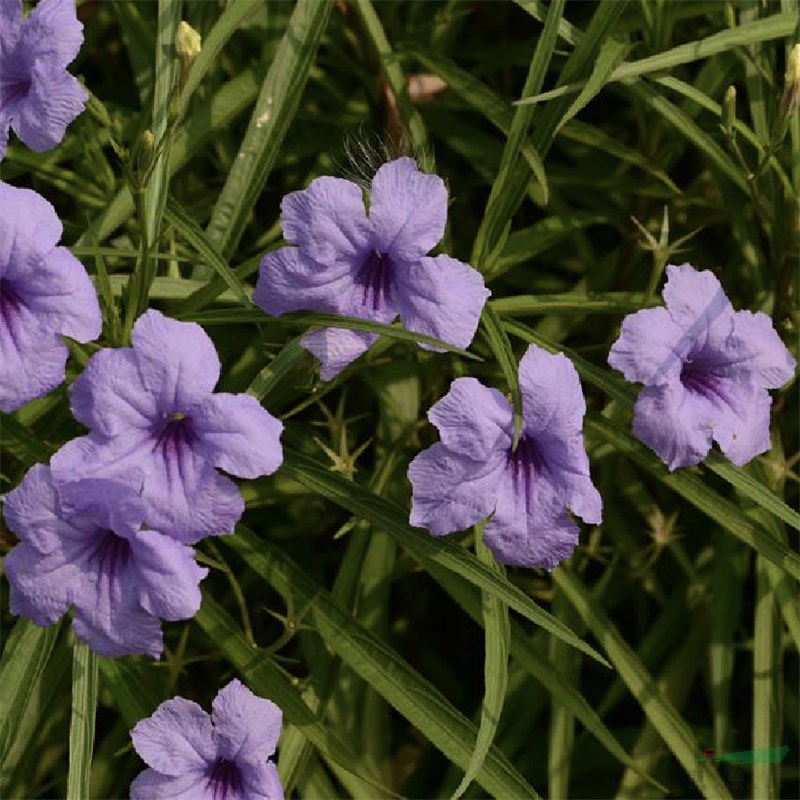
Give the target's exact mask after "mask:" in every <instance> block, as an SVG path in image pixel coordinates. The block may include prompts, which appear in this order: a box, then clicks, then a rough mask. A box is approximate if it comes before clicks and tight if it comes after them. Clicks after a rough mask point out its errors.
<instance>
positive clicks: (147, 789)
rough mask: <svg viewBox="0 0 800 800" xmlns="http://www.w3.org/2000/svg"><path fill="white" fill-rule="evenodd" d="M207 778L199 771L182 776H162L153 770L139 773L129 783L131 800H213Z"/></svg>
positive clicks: (191, 771)
mask: <svg viewBox="0 0 800 800" xmlns="http://www.w3.org/2000/svg"><path fill="white" fill-rule="evenodd" d="M207 789H208V776H207V775H206V773H205V772H203V771H201V770H190V771H189V772H186V773H184V774H182V775H178V776H173V775H162V774H161V773H160V772H156V771H155V770H153V769H146V770H144V772H140V773H139V774H138V775H137V776H136V777H135V778H134V779H133V782H132V783H131V787H130V790H129V795H130V798H131V800H213V797H212V795H211V794H210V793H209V792H208V791H207Z"/></svg>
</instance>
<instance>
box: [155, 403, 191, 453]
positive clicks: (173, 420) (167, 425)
mask: <svg viewBox="0 0 800 800" xmlns="http://www.w3.org/2000/svg"><path fill="white" fill-rule="evenodd" d="M155 437H156V443H155V448H154V449H156V450H158V449H160V450H161V451H162V452H163V454H164V458H165V459H168V460H169V459H172V458H178V457H179V456H180V454H181V452H182V451H184V450H187V449H191V446H192V444H193V443H194V442H195V440H196V439H197V436H196V435H195V432H194V426H193V425H192V420H191V417H187V416H186V414H184V413H182V412H180V411H174V412H171V413H168V414H164V416H163V417H162V420H161V422H160V423H159V424H158V425H157V426H156V430H155Z"/></svg>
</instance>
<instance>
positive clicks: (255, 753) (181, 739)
mask: <svg viewBox="0 0 800 800" xmlns="http://www.w3.org/2000/svg"><path fill="white" fill-rule="evenodd" d="M281 717H282V714H281V710H280V709H279V708H278V706H276V705H275V704H274V703H272V702H270V701H269V700H265V699H264V698H262V697H257V696H256V695H254V694H253V693H252V692H251V691H250V690H249V689H248V688H247V687H246V686H244V685H243V684H242V683H240V682H239V681H238V680H236V679H234V680H232V681H231V682H230V683H229V684H228V685H227V686H226V687H225V688H224V689H221V690H220V691H219V693H218V694H217V696H216V697H215V698H214V703H213V705H212V711H211V715H210V716H209V715H208V714H206V712H205V711H203V709H202V708H201V707H200V706H199V705H197V703H193V702H192V701H191V700H185V699H184V698H183V697H175V698H173V699H172V700H167V701H166V702H164V703H162V704H161V705H160V706H159V707H158V708H157V709H156V710H155V713H154V714H153V715H152V716H151V717H148V718H147V719H143V720H142V721H141V722H138V723H137V724H136V727H135V728H134V729H133V730H132V731H131V739H132V740H133V746H134V748H136V752H137V753H138V754H139V755H140V756H141V757H142V759H144V761H145V763H146V764H147V765H148V766H149V767H150V769H146V770H145V771H144V772H142V773H140V774H139V775H138V776H137V777H136V779H135V780H134V781H133V783H132V784H131V790H130V796H131V800H162V798H170V800H283V788H282V787H281V783H280V779H279V778H278V771H277V770H276V769H275V764H274V763H273V762H272V761H269V760H268V759H269V757H270V756H271V755H272V754H273V753H274V752H275V747H276V746H277V744H278V738H279V737H280V734H281Z"/></svg>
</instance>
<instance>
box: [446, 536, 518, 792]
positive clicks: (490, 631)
mask: <svg viewBox="0 0 800 800" xmlns="http://www.w3.org/2000/svg"><path fill="white" fill-rule="evenodd" d="M475 554H476V555H477V557H478V560H479V561H480V562H481V563H482V564H485V565H486V566H487V568H488V569H491V570H494V571H495V572H497V573H498V574H499V575H505V570H504V569H503V567H502V566H501V565H500V564H498V563H497V562H496V561H495V560H494V558H493V557H492V553H491V551H490V550H489V548H488V547H487V546H486V545H485V544H484V542H483V526H482V525H480V526H477V527H476V530H475ZM481 616H482V617H483V632H484V635H483V638H484V646H485V649H486V652H485V655H484V662H483V684H484V690H483V702H482V704H481V718H480V723H479V725H478V735H477V737H476V738H475V749H474V750H473V751H472V755H471V756H470V759H469V763H468V764H467V768H466V770H465V771H464V777H463V778H462V779H461V783H460V784H459V785H458V788H457V789H456V790H455V791H454V792H453V800H457V798H459V797H461V796H462V795H463V794H464V792H465V791H466V790H467V788H468V787H469V785H470V783H472V781H473V780H475V778H476V777H477V776H478V774H479V773H480V771H481V767H482V766H483V762H484V760H485V759H486V756H487V754H488V753H489V749H490V747H491V745H492V741H493V740H494V737H495V734H496V733H497V727H498V725H499V724H500V715H501V714H502V712H503V704H504V702H505V699H506V688H507V686H508V653H509V647H510V644H511V628H510V624H509V618H508V606H507V605H506V604H505V603H503V602H502V601H501V600H498V599H497V598H496V597H494V596H493V595H491V594H489V593H488V592H484V593H482V595H481Z"/></svg>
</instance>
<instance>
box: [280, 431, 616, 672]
mask: <svg viewBox="0 0 800 800" xmlns="http://www.w3.org/2000/svg"><path fill="white" fill-rule="evenodd" d="M284 458H285V460H284V464H283V470H284V472H286V474H287V475H289V476H290V477H292V478H294V479H295V480H297V481H298V482H299V483H301V484H303V486H306V487H307V488H309V489H311V490H312V491H313V492H315V493H317V494H320V495H322V496H323V497H327V498H328V499H329V500H331V501H332V502H334V503H336V504H337V505H340V506H341V507H342V508H346V509H347V510H348V511H350V512H351V513H352V514H355V515H356V516H358V517H360V518H362V519H365V520H367V521H368V522H370V523H371V524H373V525H375V526H376V527H377V528H378V529H380V530H384V531H386V532H387V533H388V534H390V535H391V536H393V537H394V539H395V540H396V541H397V542H398V544H400V546H401V547H404V548H405V549H406V550H408V552H409V553H411V555H412V556H413V557H414V558H416V559H417V560H418V561H420V562H421V563H422V565H423V566H425V565H426V564H429V563H434V564H439V565H441V566H443V567H445V568H446V569H449V570H452V571H453V572H455V573H456V574H458V575H461V576H462V577H463V578H465V579H466V580H468V581H469V582H470V583H473V584H475V585H476V586H478V587H479V588H482V589H485V590H488V591H490V592H491V593H492V594H494V595H495V596H496V597H497V598H498V599H500V600H502V601H503V602H505V603H507V604H508V605H509V606H510V607H511V608H513V609H514V610H515V611H517V612H518V613H519V614H522V616H524V617H526V618H527V619H529V620H531V622H534V623H536V624H537V625H540V626H541V627H542V628H544V629H545V630H548V631H550V633H552V634H553V635H555V636H558V637H559V638H561V639H563V640H564V641H565V642H567V643H569V644H571V645H572V646H573V647H577V648H578V649H579V650H581V651H582V652H584V653H586V654H587V655H589V656H591V657H592V658H594V659H595V660H597V661H599V662H600V663H601V664H605V663H606V661H605V659H604V658H603V657H602V656H601V655H600V654H599V653H598V652H596V651H595V650H594V649H593V648H591V647H590V646H589V645H587V644H586V643H585V642H583V641H581V640H580V639H579V638H578V637H577V636H575V634H574V633H573V632H572V631H571V630H569V628H567V626H565V625H564V624H563V623H562V622H561V621H560V620H558V619H556V618H555V617H553V616H552V615H550V614H548V613H547V612H546V611H544V610H543V609H541V608H539V606H537V605H536V603H534V602H533V600H531V598H530V597H528V596H527V595H526V594H524V593H523V592H522V591H520V590H519V589H518V588H517V587H516V586H514V585H513V584H511V583H509V582H508V580H505V579H502V578H501V577H499V576H498V575H497V573H495V572H492V571H491V570H489V569H487V568H486V567H485V566H484V565H483V564H481V563H480V562H479V561H478V560H477V559H476V558H475V557H474V556H471V555H470V554H468V553H466V552H465V551H464V550H463V549H462V548H461V547H458V546H457V545H455V544H452V543H451V542H449V541H448V540H447V539H443V538H439V539H434V538H433V537H431V536H430V535H429V534H427V533H423V532H422V531H421V530H419V529H416V528H412V527H411V526H410V525H408V523H407V522H406V521H405V520H406V519H407V515H408V512H407V510H405V509H403V508H401V507H400V506H398V505H397V504H395V503H393V502H391V501H390V500H386V499H384V498H382V497H379V496H378V495H376V494H373V493H372V492H370V491H368V490H367V489H364V488H362V487H361V486H359V485H358V484H356V483H353V482H352V481H347V480H344V479H343V478H340V477H339V476H337V475H333V474H331V472H330V471H329V470H328V469H326V468H325V467H324V466H323V465H321V464H319V463H318V462H316V461H315V460H314V459H312V458H309V457H308V456H306V455H303V454H302V453H299V452H297V451H296V450H293V449H291V448H288V447H287V448H284Z"/></svg>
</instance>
